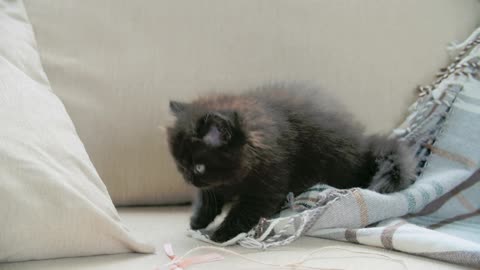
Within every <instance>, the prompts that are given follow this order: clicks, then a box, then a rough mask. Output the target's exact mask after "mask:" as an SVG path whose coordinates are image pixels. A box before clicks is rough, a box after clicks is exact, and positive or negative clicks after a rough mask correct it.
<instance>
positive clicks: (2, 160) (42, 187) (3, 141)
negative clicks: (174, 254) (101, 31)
mask: <svg viewBox="0 0 480 270" xmlns="http://www.w3.org/2000/svg"><path fill="white" fill-rule="evenodd" d="M0 37H1V39H0V219H1V221H0V262H10V261H21V260H32V259H46V258H58V257H71V256H85V255H96V254H112V253H121V252H131V251H136V252H152V251H153V250H152V249H153V248H152V247H151V246H149V245H147V244H143V243H141V242H139V241H137V240H135V239H134V238H133V237H132V236H131V235H130V234H129V232H128V230H127V229H126V228H125V227H124V226H123V224H122V223H121V221H120V219H119V217H118V214H117V212H116V210H115V208H114V206H113V204H112V201H111V199H110V196H109V195H108V192H107V190H106V188H105V185H104V184H103V182H102V181H101V179H100V178H99V176H98V174H97V172H96V170H95V168H94V167H93V165H92V163H91V161H90V159H89V157H88V155H87V153H86V151H85V148H84V146H83V144H82V142H81V141H80V139H79V138H78V136H77V133H76V131H75V127H74V126H73V124H72V121H71V120H70V118H69V116H68V114H67V112H66V111H65V108H64V106H63V104H62V103H61V101H60V100H59V99H58V98H57V97H56V96H55V94H53V93H52V92H51V90H50V85H49V82H48V80H47V77H46V75H45V73H44V71H43V69H42V66H41V63H40V58H39V55H38V53H37V51H36V44H35V40H34V36H33V31H32V27H31V25H30V23H29V21H28V19H27V17H26V14H25V10H24V6H23V3H22V2H21V1H3V0H0Z"/></svg>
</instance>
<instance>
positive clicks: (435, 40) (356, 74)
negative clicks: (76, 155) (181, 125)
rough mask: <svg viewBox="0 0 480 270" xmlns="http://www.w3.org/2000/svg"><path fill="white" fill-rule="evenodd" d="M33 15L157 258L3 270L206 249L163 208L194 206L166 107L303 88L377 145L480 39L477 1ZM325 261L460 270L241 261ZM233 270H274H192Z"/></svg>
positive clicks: (67, 98)
mask: <svg viewBox="0 0 480 270" xmlns="http://www.w3.org/2000/svg"><path fill="white" fill-rule="evenodd" d="M25 5H26V9H27V13H28V16H29V19H30V21H31V23H32V25H33V28H34V31H35V35H36V39H37V43H38V46H39V50H40V54H41V58H42V63H43V66H44V68H45V70H46V73H47V76H48V78H49V80H50V83H51V85H52V88H53V90H54V91H55V93H56V94H57V95H59V96H60V98H61V99H62V101H63V102H64V104H65V106H66V108H67V111H68V112H69V114H70V116H71V117H72V119H73V121H74V123H75V126H76V128H77V131H78V133H79V136H80V138H81V139H82V141H83V142H84V144H85V146H86V148H87V151H88V153H89V155H90V157H91V159H92V161H93V163H94V165H95V167H96V169H97V170H98V172H99V174H100V176H101V177H102V180H103V181H104V183H105V184H106V186H107V188H108V191H109V193H110V196H111V197H112V200H113V202H114V203H115V205H116V206H118V207H119V213H120V216H121V217H122V218H123V219H124V221H125V223H126V224H127V226H128V227H129V228H130V230H131V231H132V232H133V234H135V235H138V236H139V237H142V238H145V239H147V240H149V241H151V242H152V243H153V244H154V245H155V246H156V247H157V249H158V251H157V253H158V254H155V255H140V254H121V255H111V256H96V257H84V258H67V259H58V260H45V261H32V262H21V263H11V264H0V269H11V270H16V269H112V270H113V269H115V270H119V269H153V268H154V267H155V266H157V265H162V264H164V263H166V262H168V259H167V257H166V256H165V255H164V254H163V253H162V245H163V244H164V243H166V242H171V243H172V244H173V246H174V248H175V249H176V252H177V253H178V254H182V253H184V252H186V251H187V250H189V249H191V248H193V247H196V246H199V245H202V243H201V242H198V241H196V240H193V239H191V238H188V237H187V236H186V228H187V225H188V216H189V209H188V208H189V207H188V206H165V205H172V204H178V203H186V202H188V201H189V200H190V198H191V193H192V190H191V189H190V188H189V187H188V186H186V185H185V184H184V183H183V181H182V180H181V178H180V177H179V175H178V173H177V172H176V170H175V168H174V164H173V162H172V160H171V158H170V156H169V154H168V151H167V146H166V141H165V133H164V127H165V126H166V125H168V123H170V121H171V119H170V116H169V113H168V106H167V103H168V100H169V99H171V98H175V99H181V100H189V99H191V98H193V97H195V96H197V95H201V94H202V93H204V92H206V91H212V90H214V91H241V90H242V89H246V88H249V87H254V86H256V85H259V84H262V83H265V82H270V81H291V80H300V81H308V82H311V83H314V84H318V85H321V86H322V87H324V88H325V89H326V90H327V91H329V92H331V93H333V94H334V95H336V96H337V97H338V98H339V99H340V100H341V101H342V102H343V103H345V104H346V105H347V106H348V108H350V109H351V111H353V112H354V113H355V115H356V116H357V117H358V119H359V120H360V121H362V122H363V123H365V125H366V126H367V130H368V132H388V130H389V129H391V128H392V127H394V126H395V125H396V124H398V123H399V122H400V121H401V120H402V117H404V115H405V112H406V109H407V107H408V105H409V104H410V103H411V102H412V101H413V100H414V99H415V91H414V89H415V87H416V86H417V85H419V84H425V83H428V82H430V81H431V80H432V79H433V76H434V74H435V72H436V70H438V68H440V67H442V66H443V65H445V64H446V63H447V62H448V55H447V53H446V51H445V47H446V46H447V45H448V43H449V42H451V41H454V40H462V39H464V38H465V37H466V36H468V34H469V33H470V32H471V31H472V30H473V29H475V28H476V27H477V26H478V25H480V16H479V14H480V1H476V0H462V1H458V0H424V1H414V0H404V1H400V0H391V1H381V0H367V1H354V0H336V1H287V0H277V1H275V0H265V1H230V0H210V1H173V0H171V1H167V0H162V1H155V0H144V1H123V0H122V1H118V0H102V1H95V0H86V1H74V0H45V1H35V0H27V1H25ZM146 205H148V206H151V207H145V206H146ZM161 205H163V206H162V207H159V206H161ZM139 206H142V207H139ZM152 206H154V207H152ZM319 247H331V248H330V249H325V250H323V251H322V252H320V253H319V254H317V255H316V257H317V258H323V259H318V260H315V261H312V262H310V263H309V264H310V265H315V266H319V267H320V266H321V267H325V268H339V269H372V268H373V269H387V268H388V269H405V268H404V266H402V264H404V265H405V266H406V268H407V269H426V268H431V269H465V268H463V267H460V266H455V265H450V264H446V263H442V262H438V261H433V260H429V259H425V258H421V257H415V256H411V255H406V254H401V253H396V252H391V251H386V250H381V249H376V248H371V247H365V246H354V245H352V244H346V243H341V242H334V241H329V240H322V239H314V238H303V239H300V240H298V241H296V242H294V243H293V244H291V245H289V246H286V247H282V248H278V249H274V250H268V251H266V252H261V251H255V250H246V249H241V248H238V247H235V248H233V249H234V250H236V251H239V252H241V253H248V254H249V256H251V257H252V258H256V259H260V260H262V261H265V262H277V263H286V262H290V261H292V260H295V259H296V258H298V257H300V256H302V255H304V254H307V253H309V252H310V251H312V250H314V249H316V248H319ZM332 247H342V248H344V249H345V248H346V249H348V250H353V251H363V252H368V253H370V254H364V253H362V254H361V255H359V254H358V253H352V252H351V251H347V250H341V249H335V248H332ZM375 254H382V255H387V256H388V257H390V258H392V259H395V260H398V261H392V260H390V259H386V258H385V257H381V256H379V255H375ZM400 262H401V263H400ZM226 267H230V268H232V269H259V268H264V269H266V268H268V267H265V266H260V265H258V264H254V263H249V262H246V261H244V260H242V259H240V258H236V257H233V256H229V257H227V259H226V260H225V261H222V262H216V263H212V264H205V265H199V266H195V267H192V269H208V268H214V269H225V268H226Z"/></svg>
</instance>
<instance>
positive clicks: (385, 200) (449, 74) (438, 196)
mask: <svg viewBox="0 0 480 270" xmlns="http://www.w3.org/2000/svg"><path fill="white" fill-rule="evenodd" d="M453 50H459V52H458V53H457V57H456V58H455V59H454V60H453V62H452V63H451V64H450V65H449V66H448V67H447V68H445V69H442V71H441V73H440V74H439V77H438V79H437V80H436V81H435V82H434V83H432V84H431V85H428V86H424V87H420V89H419V90H420V98H419V99H418V100H417V102H415V103H414V104H413V105H412V106H411V108H410V112H411V113H410V115H409V116H408V118H407V120H406V121H405V122H404V123H403V124H402V125H401V126H400V128H398V129H396V130H395V131H394V132H393V134H392V136H396V137H398V138H399V139H400V140H404V141H405V142H407V143H408V145H410V147H411V150H412V151H414V152H415V153H416V156H417V158H418V160H419V162H418V166H417V173H418V179H417V181H416V182H415V184H413V185H412V186H411V187H409V188H408V189H406V190H404V191H401V192H397V193H394V194H379V193H376V192H372V191H370V190H365V189H358V188H354V189H349V190H337V189H334V188H332V187H329V186H326V185H321V184H319V185H316V186H314V187H312V188H310V189H309V190H307V191H305V192H304V193H303V194H301V195H299V196H298V197H296V198H293V196H292V195H290V196H289V198H287V199H288V200H287V201H288V203H287V205H286V208H285V209H284V210H283V211H282V212H281V213H280V214H279V215H278V217H276V218H273V219H269V220H267V219H264V220H261V221H260V223H259V224H258V225H257V226H256V227H255V228H254V229H253V230H252V231H250V232H249V233H246V234H241V235H239V236H237V237H236V238H234V239H232V240H230V241H228V242H226V243H223V244H222V245H223V246H226V245H231V244H240V245H242V246H244V247H249V248H269V247H274V246H280V245H286V244H288V243H290V242H292V241H294V240H295V239H297V238H298V237H300V236H302V235H306V236H312V237H321V238H328V239H335V240H341V241H348V242H353V243H358V244H364V245H371V246H377V247H382V248H386V249H392V250H397V251H402V252H406V253H410V254H416V255H420V256H426V257H429V258H434V259H439V260H443V261H447V262H452V263H457V264H462V265H467V266H474V267H479V268H480V170H479V165H478V164H480V68H479V67H480V28H479V29H477V31H475V32H474V33H473V34H472V36H471V37H470V38H469V39H468V40H467V41H465V42H464V43H463V44H460V45H457V47H454V48H453ZM191 236H192V237H194V238H198V239H201V240H203V241H208V242H211V241H209V240H208V236H207V235H206V234H205V233H201V232H191Z"/></svg>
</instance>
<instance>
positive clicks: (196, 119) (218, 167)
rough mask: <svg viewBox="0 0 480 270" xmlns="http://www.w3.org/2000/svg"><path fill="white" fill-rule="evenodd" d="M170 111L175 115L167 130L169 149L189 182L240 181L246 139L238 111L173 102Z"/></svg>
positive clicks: (208, 184)
mask: <svg viewBox="0 0 480 270" xmlns="http://www.w3.org/2000/svg"><path fill="white" fill-rule="evenodd" d="M170 111H171V112H172V113H173V115H174V116H175V117H176V121H175V124H174V125H173V126H172V127H170V128H168V131H167V135H168V143H169V147H170V152H171V154H172V156H173V157H174V159H175V162H176V164H177V168H178V170H179V171H180V173H181V174H182V175H183V177H184V179H185V180H186V181H187V182H188V183H190V184H193V185H194V186H196V187H199V188H208V187H215V186H222V185H231V184H235V183H239V182H240V181H242V179H243V177H244V175H245V173H246V172H247V171H248V170H247V168H245V166H244V164H245V162H244V161H243V160H242V159H243V156H242V152H243V147H244V145H245V140H246V139H245V134H244V132H243V131H242V128H241V124H240V119H239V115H238V113H237V112H235V111H229V110H218V111H209V110H208V109H206V108H203V107H202V106H199V105H196V104H187V103H181V102H175V101H171V102H170Z"/></svg>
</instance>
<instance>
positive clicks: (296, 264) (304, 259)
mask: <svg viewBox="0 0 480 270" xmlns="http://www.w3.org/2000/svg"><path fill="white" fill-rule="evenodd" d="M200 250H214V251H218V252H223V253H227V254H230V255H234V256H237V257H239V258H242V259H244V260H247V261H250V262H254V263H258V264H262V265H266V266H273V267H277V268H285V269H311V270H341V269H338V268H321V267H313V266H306V265H303V264H304V263H305V262H307V261H310V260H318V259H327V258H328V257H322V258H315V257H313V258H312V257H311V256H312V255H314V254H316V253H319V252H321V251H325V250H342V251H347V252H350V253H355V254H364V255H369V256H366V257H361V256H342V257H335V259H350V258H369V259H381V260H387V261H391V262H395V263H398V264H400V265H402V267H403V268H404V269H407V270H408V267H407V265H406V264H405V263H404V262H403V261H402V260H398V259H393V258H391V257H390V256H387V255H384V254H379V253H374V252H365V251H357V250H352V249H347V248H343V247H337V246H333V247H322V248H318V249H315V250H313V251H311V252H309V253H308V254H306V255H304V256H302V257H301V258H300V259H299V260H297V261H294V262H292V263H287V264H274V263H267V262H262V261H260V260H256V259H252V258H249V257H247V256H245V255H243V254H240V253H238V252H235V251H232V250H228V249H225V248H220V247H209V246H201V247H196V248H193V249H191V250H189V251H187V252H186V253H185V254H184V255H183V256H181V257H178V259H175V261H181V260H183V259H185V258H186V257H187V256H188V255H190V254H192V253H194V252H196V251H200ZM273 252H274V251H273ZM371 255H374V256H377V257H372V256H371Z"/></svg>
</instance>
